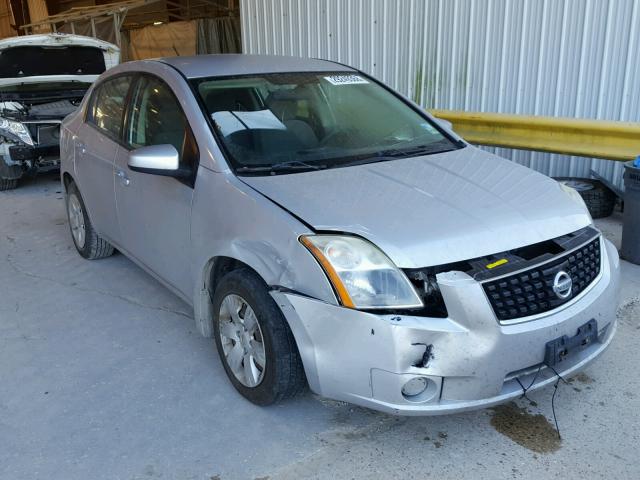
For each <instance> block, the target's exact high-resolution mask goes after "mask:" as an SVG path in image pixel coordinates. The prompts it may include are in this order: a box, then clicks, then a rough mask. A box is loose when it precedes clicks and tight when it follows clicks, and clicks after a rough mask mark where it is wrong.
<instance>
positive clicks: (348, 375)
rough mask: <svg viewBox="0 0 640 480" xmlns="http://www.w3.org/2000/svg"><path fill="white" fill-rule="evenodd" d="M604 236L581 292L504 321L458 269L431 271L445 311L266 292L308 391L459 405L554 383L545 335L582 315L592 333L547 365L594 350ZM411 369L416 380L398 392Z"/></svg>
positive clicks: (611, 291) (597, 348) (408, 411)
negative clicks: (357, 306)
mask: <svg viewBox="0 0 640 480" xmlns="http://www.w3.org/2000/svg"><path fill="white" fill-rule="evenodd" d="M605 245H606V248H602V252H603V254H602V269H601V273H600V275H599V278H597V279H596V280H595V281H594V282H593V284H592V285H591V286H590V288H589V289H588V290H587V291H585V292H583V294H581V295H580V296H579V297H578V298H576V299H575V301H572V302H569V303H567V304H566V305H565V306H563V307H560V308H558V309H556V310H554V311H551V312H548V313H545V314H542V315H540V316H538V317H536V318H535V319H529V320H528V321H527V319H526V318H525V319H523V321H522V322H520V323H514V324H509V325H504V324H500V323H499V321H498V320H497V319H496V316H495V314H494V312H493V310H492V308H491V306H490V304H489V301H488V299H487V297H486V295H485V293H484V290H483V288H482V286H481V284H480V283H478V282H477V281H476V280H474V279H473V278H471V277H469V276H468V275H466V274H464V273H460V272H449V273H445V274H441V275H439V276H438V282H439V284H440V288H441V291H442V295H443V297H444V300H445V302H446V305H447V309H448V312H449V317H448V318H425V317H413V316H405V315H402V316H393V315H375V314H372V313H366V312H361V311H358V310H352V309H348V308H342V307H338V306H334V305H329V304H327V303H324V302H321V301H317V300H314V299H311V298H308V297H303V296H300V295H296V294H292V293H284V292H273V293H272V295H273V297H274V298H275V300H276V302H277V303H278V305H280V308H281V309H282V311H283V313H284V314H285V316H286V318H287V320H288V322H289V325H290V326H291V329H292V331H293V334H294V336H295V337H296V341H297V344H298V349H299V351H300V356H301V358H302V361H303V363H304V367H305V372H306V374H307V379H308V381H309V385H310V387H311V389H312V390H313V391H314V392H316V393H318V394H320V395H323V396H325V397H328V398H333V399H336V400H343V401H347V402H351V403H354V404H357V405H361V406H365V407H369V408H373V409H376V410H381V411H385V412H389V413H394V414H401V415H437V414H445V413H452V412H460V411H465V410H473V409H478V408H485V407H489V406H491V405H495V404H499V403H502V402H505V401H507V400H509V399H512V398H516V397H518V396H520V395H521V394H522V387H521V386H520V384H522V385H525V386H529V385H530V384H531V390H535V389H537V388H541V387H543V386H545V385H548V384H550V383H552V382H554V381H555V378H556V377H555V374H554V373H553V372H552V371H551V369H550V368H547V367H545V366H544V359H545V348H546V344H547V343H548V342H551V341H553V340H555V339H558V338H560V337H562V336H563V335H566V336H567V337H573V336H575V335H576V332H577V331H578V328H580V327H581V326H583V325H585V324H587V323H588V322H590V320H594V319H595V321H596V323H597V325H598V337H597V341H596V342H594V343H591V344H589V345H586V346H585V347H584V348H583V349H582V350H580V351H577V352H575V353H573V354H571V355H569V356H568V357H567V358H565V359H564V360H563V362H562V363H560V364H557V365H555V367H554V368H555V370H556V371H557V372H558V373H559V374H561V375H563V376H564V375H571V374H572V373H574V372H577V371H578V370H580V369H582V368H583V367H585V366H586V365H587V364H588V363H589V362H591V361H592V360H594V359H595V358H596V357H598V356H599V355H600V354H601V353H602V352H603V351H604V349H605V348H606V347H607V346H608V345H609V343H610V342H611V339H612V338H613V335H614V333H615V328H616V325H615V313H616V312H615V310H616V307H617V292H618V282H619V268H620V267H619V259H618V253H617V251H616V250H615V248H614V247H613V245H612V244H611V243H610V242H608V241H606V240H603V247H604V246H605ZM414 378H420V379H421V380H419V382H420V383H421V384H422V385H423V386H424V387H426V388H424V390H423V391H421V392H420V393H419V394H417V395H407V393H408V392H409V390H411V389H407V388H406V386H407V382H409V381H410V380H412V379H414ZM413 386H415V383H414V385H413ZM413 386H412V388H413ZM403 387H405V388H404V392H403ZM410 393H414V392H410Z"/></svg>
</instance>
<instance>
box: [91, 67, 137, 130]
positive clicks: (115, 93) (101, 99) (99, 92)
mask: <svg viewBox="0 0 640 480" xmlns="http://www.w3.org/2000/svg"><path fill="white" fill-rule="evenodd" d="M130 84H131V77H130V76H128V75H126V76H122V77H117V78H114V79H112V80H107V81H105V82H104V83H102V84H100V85H99V86H98V87H97V88H96V90H95V91H94V93H93V97H92V99H91V108H90V109H89V111H88V112H87V122H88V123H91V124H93V125H95V126H96V127H97V128H98V129H99V130H101V131H103V132H104V133H106V134H107V135H108V136H110V137H112V138H113V139H115V140H117V141H120V137H121V135H122V117H123V114H124V107H125V105H124V102H125V100H126V98H127V92H128V91H129V85H130Z"/></svg>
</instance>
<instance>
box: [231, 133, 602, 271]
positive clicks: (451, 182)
mask: <svg viewBox="0 0 640 480" xmlns="http://www.w3.org/2000/svg"><path fill="white" fill-rule="evenodd" d="M243 180H244V181H245V182H246V183H248V184H249V185H251V186H253V187H254V188H256V189H257V190H259V191H261V192H262V193H264V194H265V195H266V196H267V197H269V198H271V199H273V200H274V201H276V202H277V203H279V204H281V205H283V206H284V207H285V208H287V209H289V210H290V211H291V212H293V213H294V214H296V215H297V216H299V217H301V218H303V219H304V220H305V221H307V222H308V223H310V224H311V225H312V226H313V227H314V228H315V229H317V230H331V231H339V232H340V231H342V232H351V233H355V234H358V235H361V236H363V237H365V238H367V239H368V240H370V241H371V242H373V243H374V244H375V245H377V246H378V247H380V248H381V249H382V250H383V251H384V252H385V253H386V254H387V255H389V257H390V258H391V259H392V260H393V261H394V262H395V263H396V265H398V266H399V267H403V268H417V267H418V268H419V267H426V266H432V265H442V264H445V263H451V262H455V261H459V260H468V259H471V258H477V257H481V256H484V255H488V254H492V253H497V252H503V251H506V250H511V249H513V248H516V247H521V246H523V245H528V244H532V243H536V242H541V241H544V240H549V239H551V238H555V237H559V236H561V235H565V234H567V233H570V232H573V231H576V230H579V229H580V228H582V227H584V226H587V225H589V224H590V223H591V218H590V217H589V213H588V211H587V210H586V209H585V208H584V206H583V205H582V204H579V203H574V202H571V201H567V195H566V193H565V192H564V191H563V190H562V189H561V188H560V187H559V185H558V183H557V182H556V181H554V180H552V179H550V178H549V177H546V176H544V175H541V174H539V173H536V172H534V171H533V170H531V169H528V168H526V167H523V166H521V165H518V164H516V163H514V162H511V161H509V160H505V159H502V158H498V157H496V156H494V155H491V154H489V153H487V152H484V151H482V150H479V149H477V148H474V147H471V146H468V147H466V148H463V149H460V150H455V151H452V152H448V153H443V154H439V155H429V156H425V157H417V158H408V159H402V160H392V161H388V162H380V163H376V164H369V165H361V166H357V167H349V168H338V169H332V170H321V171H318V172H308V173H300V174H297V175H279V176H272V177H244V178H243ZM549 212H553V215H550V214H549Z"/></svg>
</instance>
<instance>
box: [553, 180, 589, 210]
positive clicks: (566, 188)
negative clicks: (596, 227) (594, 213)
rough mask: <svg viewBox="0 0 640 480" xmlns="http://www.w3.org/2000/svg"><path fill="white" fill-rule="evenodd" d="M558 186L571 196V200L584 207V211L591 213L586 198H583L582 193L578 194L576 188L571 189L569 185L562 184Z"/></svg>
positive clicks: (559, 183)
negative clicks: (585, 201)
mask: <svg viewBox="0 0 640 480" xmlns="http://www.w3.org/2000/svg"><path fill="white" fill-rule="evenodd" d="M558 185H560V188H561V189H562V190H563V191H564V193H566V194H567V195H568V196H569V198H570V199H571V200H573V201H574V202H576V203H577V204H578V205H582V206H583V207H584V209H585V210H586V211H587V212H589V208H588V207H587V204H586V203H584V198H582V195H580V192H578V191H577V190H576V189H575V188H572V187H570V186H569V185H565V184H564V183H562V182H558Z"/></svg>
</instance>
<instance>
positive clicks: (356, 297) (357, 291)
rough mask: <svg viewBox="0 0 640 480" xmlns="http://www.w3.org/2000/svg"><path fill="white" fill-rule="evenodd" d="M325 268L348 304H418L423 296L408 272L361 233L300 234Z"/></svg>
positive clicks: (367, 306)
mask: <svg viewBox="0 0 640 480" xmlns="http://www.w3.org/2000/svg"><path fill="white" fill-rule="evenodd" d="M300 242H301V243H302V244H303V245H304V246H305V247H307V248H308V249H309V251H310V252H311V253H312V254H313V256H314V257H315V258H316V260H318V262H319V263H320V265H321V266H322V268H323V269H324V271H325V273H326V274H327V277H329V280H330V281H331V284H332V285H333V288H334V290H335V291H336V293H337V295H338V297H339V300H340V303H341V304H342V305H343V306H345V307H349V308H361V309H387V308H419V307H422V306H423V304H422V300H420V297H419V296H418V294H417V293H416V291H415V289H414V288H413V285H412V284H411V282H409V279H408V278H407V277H406V276H405V274H404V273H403V272H402V271H400V269H399V268H398V267H396V266H395V265H394V264H393V262H392V261H391V260H390V259H389V257H387V256H386V255H385V254H384V253H382V251H380V249H378V248H377V247H375V246H374V245H373V244H371V243H370V242H368V241H366V240H363V239H361V238H358V237H350V236H346V235H310V236H303V237H300Z"/></svg>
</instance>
